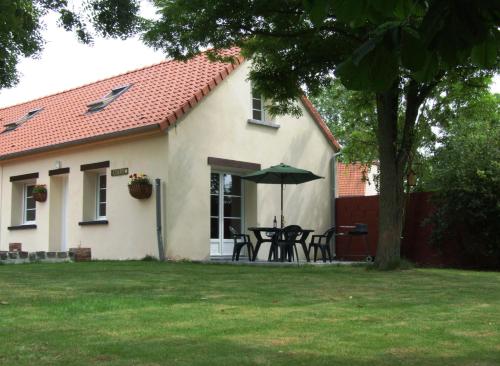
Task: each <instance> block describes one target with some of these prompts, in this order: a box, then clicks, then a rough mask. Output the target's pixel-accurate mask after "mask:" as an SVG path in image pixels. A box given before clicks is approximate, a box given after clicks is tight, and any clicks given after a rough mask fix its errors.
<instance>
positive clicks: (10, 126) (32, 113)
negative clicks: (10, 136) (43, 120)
mask: <svg viewBox="0 0 500 366" xmlns="http://www.w3.org/2000/svg"><path fill="white" fill-rule="evenodd" d="M42 110H43V108H35V109H32V110H30V111H29V112H28V113H27V114H25V115H24V116H23V117H22V118H20V119H19V120H17V121H15V122H10V123H7V124H5V125H4V127H5V130H3V132H2V133H4V132H9V131H13V130H15V129H16V128H18V127H19V126H21V125H22V124H23V123H24V122H26V121H27V120H29V119H31V118H33V117H34V116H35V115H37V114H38V113H39V112H41V111H42Z"/></svg>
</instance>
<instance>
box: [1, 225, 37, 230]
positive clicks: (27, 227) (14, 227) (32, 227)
mask: <svg viewBox="0 0 500 366" xmlns="http://www.w3.org/2000/svg"><path fill="white" fill-rule="evenodd" d="M27 229H36V224H29V225H13V226H9V227H7V230H27Z"/></svg>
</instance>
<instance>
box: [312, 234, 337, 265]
mask: <svg viewBox="0 0 500 366" xmlns="http://www.w3.org/2000/svg"><path fill="white" fill-rule="evenodd" d="M335 231H336V229H335V226H334V227H332V228H331V229H328V230H327V231H325V232H324V233H323V235H313V236H312V237H311V242H310V243H309V248H308V250H307V252H308V253H309V256H310V255H311V249H312V248H314V261H315V262H316V259H317V257H318V249H319V250H320V251H321V256H322V259H323V262H326V255H327V254H328V260H329V261H330V262H331V261H332V252H331V251H330V241H331V240H332V238H333V236H334V235H335Z"/></svg>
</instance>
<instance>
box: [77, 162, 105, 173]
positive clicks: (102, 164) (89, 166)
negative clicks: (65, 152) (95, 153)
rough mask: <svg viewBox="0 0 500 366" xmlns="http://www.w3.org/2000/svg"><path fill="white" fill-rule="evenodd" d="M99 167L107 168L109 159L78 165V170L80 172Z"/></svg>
mask: <svg viewBox="0 0 500 366" xmlns="http://www.w3.org/2000/svg"><path fill="white" fill-rule="evenodd" d="M101 168H109V160H106V161H101V162H99V163H91V164H82V165H80V171H82V172H83V171H85V170H93V169H101Z"/></svg>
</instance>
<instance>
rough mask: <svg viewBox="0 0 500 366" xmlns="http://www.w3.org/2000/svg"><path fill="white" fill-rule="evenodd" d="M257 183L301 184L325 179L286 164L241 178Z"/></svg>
mask: <svg viewBox="0 0 500 366" xmlns="http://www.w3.org/2000/svg"><path fill="white" fill-rule="evenodd" d="M241 178H243V179H246V180H251V181H252V182H255V183H267V184H301V183H305V182H309V181H311V180H315V179H321V178H323V177H320V176H317V175H316V174H314V173H312V172H310V171H309V170H304V169H298V168H294V167H293V166H290V165H286V164H283V163H281V164H279V165H274V166H272V167H270V168H267V169H262V170H258V171H256V172H253V173H250V174H247V175H245V176H243V177H241Z"/></svg>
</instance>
